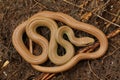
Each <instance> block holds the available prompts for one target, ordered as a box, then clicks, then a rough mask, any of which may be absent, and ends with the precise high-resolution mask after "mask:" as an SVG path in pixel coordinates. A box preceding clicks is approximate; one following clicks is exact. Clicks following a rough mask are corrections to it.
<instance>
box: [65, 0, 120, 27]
mask: <svg viewBox="0 0 120 80" xmlns="http://www.w3.org/2000/svg"><path fill="white" fill-rule="evenodd" d="M63 1H64V2H66V3H68V4H71V5H73V6H75V7H78V8H82V9H84V10H87V9H85V8H83V7H80V6H79V5H76V4H73V3H72V2H69V1H67V0H63ZM109 1H110V0H108V1H107V2H106V3H105V5H106V4H107V3H108V2H109ZM105 5H103V6H102V7H104V6H105ZM102 7H101V8H102ZM99 9H100V8H99ZM99 9H98V10H99ZM87 11H89V10H87ZM93 11H94V10H93ZM93 11H92V13H93V14H94V15H96V16H97V17H99V18H101V19H103V20H104V21H106V22H108V23H110V24H113V25H115V26H117V27H119V28H120V25H118V24H116V23H113V22H111V21H109V20H107V19H105V18H103V17H102V16H100V15H98V14H96V13H94V12H93Z"/></svg>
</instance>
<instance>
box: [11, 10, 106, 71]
mask: <svg viewBox="0 0 120 80" xmlns="http://www.w3.org/2000/svg"><path fill="white" fill-rule="evenodd" d="M54 20H58V21H61V22H63V23H65V24H66V25H67V26H62V27H60V28H59V29H58V26H57V24H56V23H55V21H54ZM38 26H46V27H48V28H49V29H50V30H51V39H50V42H48V41H47V40H46V39H45V38H44V37H42V36H41V35H39V34H38V33H37V32H36V28H37V27H38ZM68 26H69V27H71V28H74V29H78V30H82V31H84V32H87V33H89V34H91V35H93V36H95V37H96V38H97V39H98V40H99V42H100V48H99V49H98V50H97V51H95V52H92V53H78V54H77V55H75V56H74V53H75V52H74V48H73V46H72V45H71V44H70V42H68V41H66V40H64V39H63V34H67V36H68V38H69V40H70V41H71V42H72V43H73V44H74V45H76V46H84V45H86V44H89V43H93V42H94V40H93V39H92V38H89V37H83V38H76V37H74V33H73V32H72V31H71V29H70V28H69V27H68ZM24 32H26V33H27V35H28V37H29V38H30V39H31V40H32V41H34V42H35V43H37V44H39V45H40V46H41V47H42V49H43V50H42V53H41V55H39V56H35V55H33V54H32V53H31V52H30V51H29V50H28V49H27V48H26V46H25V45H24V43H23V40H22V36H23V33H24ZM12 42H13V45H14V47H15V48H16V50H17V51H18V52H19V54H20V55H21V56H22V57H23V58H24V59H25V60H26V61H27V62H29V63H31V65H32V67H33V68H35V69H36V70H38V71H42V72H49V73H57V72H63V71H66V70H68V69H70V68H71V67H73V66H74V65H75V64H77V63H78V62H79V61H80V60H84V59H96V58H99V57H101V56H103V55H104V54H105V52H106V50H107V48H108V41H107V38H106V36H105V35H104V33H103V32H102V31H100V30H99V29H97V28H96V27H94V26H92V25H89V24H86V23H83V22H79V21H77V20H75V19H73V18H72V17H70V16H69V15H66V14H64V13H60V12H51V11H43V12H39V13H37V14H35V15H33V16H32V17H31V18H30V19H28V20H27V21H25V22H23V23H22V24H20V25H19V26H18V27H17V28H16V29H15V30H14V33H13V36H12ZM57 42H58V43H59V44H60V45H61V46H63V47H64V48H65V50H66V54H65V55H64V56H58V55H57ZM48 58H49V59H50V61H52V62H53V63H54V64H56V65H58V66H55V67H44V66H40V65H39V64H42V63H44V62H45V61H46V60H47V59H48Z"/></svg>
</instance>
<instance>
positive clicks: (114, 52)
mask: <svg viewBox="0 0 120 80" xmlns="http://www.w3.org/2000/svg"><path fill="white" fill-rule="evenodd" d="M119 49H120V47H118V48H117V49H115V50H114V51H113V52H112V53H111V54H108V55H106V56H104V57H103V59H102V63H104V60H105V58H107V57H109V56H112V55H113V54H114V53H115V52H116V51H117V50H119Z"/></svg>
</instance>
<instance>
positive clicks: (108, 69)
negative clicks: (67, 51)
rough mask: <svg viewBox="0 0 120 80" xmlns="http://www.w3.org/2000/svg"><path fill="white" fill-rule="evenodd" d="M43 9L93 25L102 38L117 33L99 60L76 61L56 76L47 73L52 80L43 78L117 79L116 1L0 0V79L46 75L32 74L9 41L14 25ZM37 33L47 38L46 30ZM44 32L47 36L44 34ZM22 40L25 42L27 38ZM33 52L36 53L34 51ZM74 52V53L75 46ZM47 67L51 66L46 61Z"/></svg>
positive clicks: (119, 22)
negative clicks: (70, 67)
mask: <svg viewBox="0 0 120 80" xmlns="http://www.w3.org/2000/svg"><path fill="white" fill-rule="evenodd" d="M44 10H49V11H55V12H56V11H59V12H63V13H66V14H68V15H70V16H72V17H74V18H75V19H77V20H79V21H82V22H85V23H89V24H92V25H94V26H96V27H97V28H99V29H100V30H102V31H103V32H104V33H105V34H106V35H109V34H110V33H111V32H113V31H114V30H117V34H115V35H113V34H112V35H113V36H114V37H112V38H109V39H108V40H109V48H108V51H107V52H106V54H105V55H104V56H103V57H101V58H99V59H95V60H84V61H80V62H79V63H78V64H77V65H76V66H74V67H73V68H72V69H70V70H68V71H66V72H61V73H58V74H52V75H51V74H49V75H51V76H52V77H49V76H48V77H47V78H50V80H120V33H119V32H120V0H0V80H41V79H43V77H45V75H46V73H42V72H39V71H36V70H35V69H33V68H32V67H31V65H30V64H29V63H27V62H26V61H24V59H23V58H22V57H21V56H20V55H19V54H18V53H17V51H16V50H15V49H14V47H13V45H12V41H11V37H12V33H13V31H14V29H15V28H16V27H17V25H19V24H20V23H22V22H24V21H25V20H27V19H28V18H29V17H31V16H32V15H33V14H35V13H37V12H40V11H44ZM58 23H59V24H61V22H58ZM39 32H40V33H41V34H42V35H44V36H45V37H46V38H49V35H48V34H49V31H48V29H43V30H40V31H39ZM46 32H48V33H47V34H45V33H46ZM74 32H75V34H76V36H86V35H87V36H91V35H88V34H86V33H84V32H82V31H77V30H75V31H74ZM113 33H114V32H113ZM25 41H26V42H27V39H25ZM35 49H36V52H38V51H37V50H38V48H35ZM75 49H76V50H78V48H77V47H76V48H75ZM59 50H61V51H62V50H63V49H62V48H60V49H59ZM81 50H82V49H81ZM6 61H9V64H7V65H6V66H5V67H2V66H3V64H4V63H5V62H6ZM47 64H49V65H51V63H49V62H48V63H47ZM47 64H46V65H47ZM44 80H47V79H44Z"/></svg>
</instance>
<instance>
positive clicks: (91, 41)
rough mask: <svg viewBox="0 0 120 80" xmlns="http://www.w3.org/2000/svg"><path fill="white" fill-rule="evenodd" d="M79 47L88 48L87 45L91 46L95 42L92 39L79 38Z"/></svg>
mask: <svg viewBox="0 0 120 80" xmlns="http://www.w3.org/2000/svg"><path fill="white" fill-rule="evenodd" d="M80 39H81V40H80V44H81V45H80V46H88V45H91V44H93V43H94V42H95V40H94V39H93V38H90V37H82V38H80Z"/></svg>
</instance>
